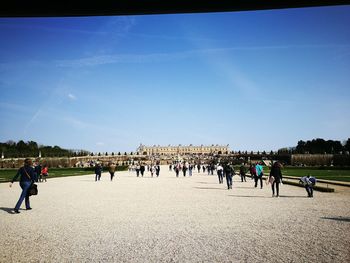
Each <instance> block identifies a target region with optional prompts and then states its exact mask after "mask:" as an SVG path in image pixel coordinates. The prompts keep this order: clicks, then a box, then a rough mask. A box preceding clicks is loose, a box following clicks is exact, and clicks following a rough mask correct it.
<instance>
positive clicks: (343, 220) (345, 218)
mask: <svg viewBox="0 0 350 263" xmlns="http://www.w3.org/2000/svg"><path fill="white" fill-rule="evenodd" d="M321 219H327V220H335V221H342V222H350V217H342V216H339V217H321Z"/></svg>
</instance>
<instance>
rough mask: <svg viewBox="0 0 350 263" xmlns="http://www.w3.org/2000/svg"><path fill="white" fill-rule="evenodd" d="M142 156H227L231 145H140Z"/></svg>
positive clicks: (139, 151) (138, 149)
mask: <svg viewBox="0 0 350 263" xmlns="http://www.w3.org/2000/svg"><path fill="white" fill-rule="evenodd" d="M136 151H137V152H138V153H139V154H141V155H186V154H226V153H228V152H230V149H229V145H228V144H227V145H218V144H216V145H214V144H212V145H200V146H195V145H192V144H190V145H181V144H179V145H178V146H172V145H168V146H160V145H153V146H146V145H143V144H140V146H139V147H138V148H137V150H136Z"/></svg>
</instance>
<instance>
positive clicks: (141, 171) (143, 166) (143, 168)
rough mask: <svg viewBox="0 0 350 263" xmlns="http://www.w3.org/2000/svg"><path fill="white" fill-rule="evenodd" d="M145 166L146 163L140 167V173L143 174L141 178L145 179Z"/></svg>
mask: <svg viewBox="0 0 350 263" xmlns="http://www.w3.org/2000/svg"><path fill="white" fill-rule="evenodd" d="M145 169H146V168H145V164H144V163H141V165H140V173H141V176H142V177H143V174H144V173H145Z"/></svg>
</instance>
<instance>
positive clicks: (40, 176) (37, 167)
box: [34, 162, 42, 182]
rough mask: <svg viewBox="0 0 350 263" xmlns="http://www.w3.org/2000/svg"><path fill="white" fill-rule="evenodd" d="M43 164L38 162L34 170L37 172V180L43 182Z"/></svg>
mask: <svg viewBox="0 0 350 263" xmlns="http://www.w3.org/2000/svg"><path fill="white" fill-rule="evenodd" d="M41 168H42V167H41V164H40V162H37V163H36V165H35V167H34V170H35V173H36V180H35V181H36V182H41V180H42V175H41Z"/></svg>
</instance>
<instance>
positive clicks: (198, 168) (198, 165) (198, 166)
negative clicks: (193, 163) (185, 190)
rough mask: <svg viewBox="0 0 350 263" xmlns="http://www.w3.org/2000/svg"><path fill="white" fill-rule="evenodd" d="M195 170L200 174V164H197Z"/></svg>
mask: <svg viewBox="0 0 350 263" xmlns="http://www.w3.org/2000/svg"><path fill="white" fill-rule="evenodd" d="M197 170H198V173H200V171H201V165H200V164H197Z"/></svg>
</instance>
